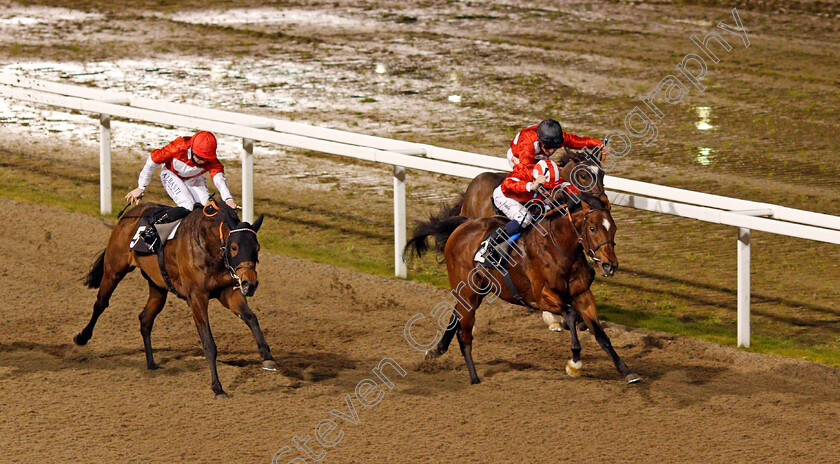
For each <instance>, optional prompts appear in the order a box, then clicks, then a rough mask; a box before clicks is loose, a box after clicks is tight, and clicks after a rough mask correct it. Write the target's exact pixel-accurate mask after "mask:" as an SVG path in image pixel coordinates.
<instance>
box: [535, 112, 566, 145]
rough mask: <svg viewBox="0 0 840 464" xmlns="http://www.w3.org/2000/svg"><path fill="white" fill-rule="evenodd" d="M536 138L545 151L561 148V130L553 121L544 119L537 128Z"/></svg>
mask: <svg viewBox="0 0 840 464" xmlns="http://www.w3.org/2000/svg"><path fill="white" fill-rule="evenodd" d="M537 137H539V139H540V145H542V146H543V148H545V149H546V150H551V149H552V148H560V147H562V146H563V128H562V127H560V123H559V122H557V121H555V120H553V119H546V120H545V121H543V122H541V123H540V125H539V126H537Z"/></svg>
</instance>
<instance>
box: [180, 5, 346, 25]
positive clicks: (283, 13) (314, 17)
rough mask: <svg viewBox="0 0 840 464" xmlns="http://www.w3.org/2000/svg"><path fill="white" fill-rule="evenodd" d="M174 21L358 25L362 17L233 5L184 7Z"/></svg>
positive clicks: (230, 23) (235, 23) (227, 23)
mask: <svg viewBox="0 0 840 464" xmlns="http://www.w3.org/2000/svg"><path fill="white" fill-rule="evenodd" d="M168 18H169V19H171V20H172V21H178V22H185V23H190V24H215V25H220V26H240V25H289V24H297V25H304V24H305V25H312V26H321V27H356V26H359V25H361V24H362V22H361V21H359V20H356V19H351V18H346V17H342V16H338V15H335V14H330V13H324V12H321V11H311V10H299V9H285V8H284V9H275V8H232V9H230V10H201V11H184V12H179V13H175V14H172V15H169V16H168Z"/></svg>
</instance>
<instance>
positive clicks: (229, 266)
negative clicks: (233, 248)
mask: <svg viewBox="0 0 840 464" xmlns="http://www.w3.org/2000/svg"><path fill="white" fill-rule="evenodd" d="M222 226H224V223H221V224H219V240H221V242H222V261H224V264H225V269H227V271H228V273H229V274H230V276H231V277H233V278H234V279H236V282H237V284H238V285H237V286H236V287H234V288H240V287H242V278H241V277H239V275H238V274H237V273H236V271H238V270H240V269H254V270H256V268H257V267H256V265H255V264H245V263H242V264H240V265H238V266H236V267H233V265H232V264H231V263H230V257H229V253H228V250H229V249H230V236H231V235H233V234H235V233H238V232H251V233H252V234H254V235H257V233H256V232H254V231H253V230H251V229H248V228H247V227H246V228H242V229H233V230H231V231H230V232H228V236H227V239H225V237H224V233H223V232H222Z"/></svg>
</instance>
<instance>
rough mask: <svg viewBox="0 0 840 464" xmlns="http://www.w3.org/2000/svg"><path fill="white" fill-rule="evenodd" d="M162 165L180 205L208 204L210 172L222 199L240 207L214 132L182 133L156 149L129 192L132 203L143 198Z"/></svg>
mask: <svg viewBox="0 0 840 464" xmlns="http://www.w3.org/2000/svg"><path fill="white" fill-rule="evenodd" d="M158 166H161V170H160V171H161V172H160V180H161V181H162V182H163V188H164V189H166V193H168V194H169V196H170V197H171V198H172V200H173V201H174V202H175V203H176V204H177V205H178V206H180V207H182V208H186V209H187V210H192V209H193V206H194V205H195V204H196V203H198V204H201V205H205V204H207V202H208V201H209V200H210V192H209V190H207V184H206V181H205V179H204V173H205V172H209V173H210V177H211V178H212V179H213V183H214V184H215V185H216V188H217V189H218V190H219V194H220V195H221V198H222V200H223V201H224V202H225V203H227V204H228V205H229V206H230V207H231V208H236V203H235V202H234V201H233V195H231V193H230V188H228V185H227V180H226V179H225V169H224V167H223V166H222V163H220V162H219V160H218V157H217V156H216V137H215V136H214V135H213V134H212V133H210V132H207V131H200V132H196V133H195V135H193V136H192V137H178V138H176V139H175V140H173V141H172V142H170V143H169V144H168V145H166V146H165V147H163V148H160V149H157V150H154V151H152V153H151V154H150V155H149V158H148V159H147V160H146V165H145V166H143V169H142V170H141V171H140V176H139V178H138V180H137V188H136V189H134V190H132V191H131V192H129V193H128V195H126V197H125V198H126V199H127V200H129V201H131V202H132V203H136V202H139V201H140V198H141V197H142V196H143V192H144V191H145V189H146V187H147V186H148V185H149V182H150V181H151V180H152V175H153V174H154V172H155V170H156V169H157V168H158Z"/></svg>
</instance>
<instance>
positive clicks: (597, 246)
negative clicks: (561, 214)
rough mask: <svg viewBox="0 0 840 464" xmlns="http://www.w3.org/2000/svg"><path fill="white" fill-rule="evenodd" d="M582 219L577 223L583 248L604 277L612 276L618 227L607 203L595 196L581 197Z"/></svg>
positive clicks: (616, 267)
mask: <svg viewBox="0 0 840 464" xmlns="http://www.w3.org/2000/svg"><path fill="white" fill-rule="evenodd" d="M581 200H582V201H581V205H582V207H581V211H580V213H579V214H582V219H580V224H579V225H577V228H578V234H579V235H580V237H581V239H582V240H583V249H584V252H585V253H586V255H587V256H589V258H590V259H592V260H593V261H595V263H597V264H598V267H599V268H600V269H601V273H602V274H603V275H604V277H612V276H613V275H614V274H615V271H616V270H617V269H618V257H617V256H616V255H615V232H616V230H617V229H618V228H617V227H616V225H615V221H613V218H612V215H611V214H610V210H609V208H608V207H607V205H605V204H604V202H603V201H602V200H601V199H600V198H599V197H595V196H589V195H584V196H583V197H582V198H581Z"/></svg>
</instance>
